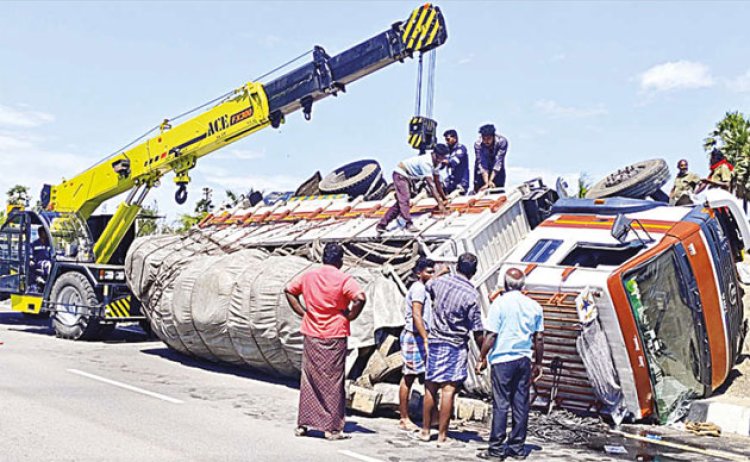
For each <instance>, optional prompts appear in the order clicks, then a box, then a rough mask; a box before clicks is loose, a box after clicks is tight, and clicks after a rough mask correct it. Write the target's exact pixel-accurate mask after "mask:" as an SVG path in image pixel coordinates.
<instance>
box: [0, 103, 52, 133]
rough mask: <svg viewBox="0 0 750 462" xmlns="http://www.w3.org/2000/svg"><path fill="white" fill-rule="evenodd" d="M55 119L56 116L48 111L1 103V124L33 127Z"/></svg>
mask: <svg viewBox="0 0 750 462" xmlns="http://www.w3.org/2000/svg"><path fill="white" fill-rule="evenodd" d="M53 120H55V117H54V116H53V115H52V114H48V113H46V112H40V111H33V110H27V109H16V108H12V107H10V106H3V105H1V104H0V126H5V127H21V128H32V127H38V126H39V125H42V124H45V123H48V122H52V121H53Z"/></svg>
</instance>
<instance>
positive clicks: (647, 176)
mask: <svg viewBox="0 0 750 462" xmlns="http://www.w3.org/2000/svg"><path fill="white" fill-rule="evenodd" d="M668 180H669V167H667V163H666V162H665V161H664V159H651V160H645V161H642V162H636V163H635V164H632V165H628V166H627V167H624V168H621V169H618V170H617V171H614V172H612V173H610V174H609V175H607V176H606V177H604V178H602V179H601V180H599V182H598V183H596V184H595V185H594V186H593V187H592V188H591V189H589V191H588V192H587V193H586V198H587V199H600V198H604V197H613V196H620V197H630V198H633V199H645V198H646V197H648V196H651V195H652V194H658V193H657V191H658V190H659V189H661V187H662V186H664V184H665V183H666V182H667V181H668Z"/></svg>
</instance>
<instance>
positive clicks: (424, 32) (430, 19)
mask: <svg viewBox="0 0 750 462" xmlns="http://www.w3.org/2000/svg"><path fill="white" fill-rule="evenodd" d="M436 15H437V11H435V9H434V8H431V9H430V15H429V16H428V18H427V21H426V22H425V24H424V26H423V27H422V33H421V34H419V41H418V42H417V46H416V47H415V49H417V50H420V49H422V42H424V39H425V37H427V32H428V31H429V30H430V25H431V24H433V21H434V20H435V16H436Z"/></svg>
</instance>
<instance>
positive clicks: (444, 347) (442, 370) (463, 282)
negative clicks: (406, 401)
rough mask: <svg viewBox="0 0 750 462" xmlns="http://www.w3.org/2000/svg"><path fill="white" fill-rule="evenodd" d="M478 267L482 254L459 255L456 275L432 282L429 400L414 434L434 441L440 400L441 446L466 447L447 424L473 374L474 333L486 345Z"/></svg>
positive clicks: (428, 286)
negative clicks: (471, 350) (433, 426)
mask: <svg viewBox="0 0 750 462" xmlns="http://www.w3.org/2000/svg"><path fill="white" fill-rule="evenodd" d="M476 272H477V257H476V255H474V254H471V253H464V254H462V255H461V256H460V257H458V263H457V264H456V273H455V274H446V275H445V276H441V277H439V278H437V279H433V280H432V281H430V282H429V283H427V286H426V288H427V293H428V295H430V296H431V298H432V323H431V324H430V332H429V334H428V337H427V338H428V342H429V350H428V351H427V367H426V373H425V389H426V393H425V399H424V409H423V414H422V430H421V431H417V432H416V433H414V434H413V436H414V438H417V439H419V440H422V441H429V440H430V426H431V424H432V411H433V408H434V407H435V406H436V404H437V402H438V389H440V392H441V394H440V409H439V414H438V439H437V446H438V447H439V448H455V447H462V446H463V444H462V443H460V442H458V441H455V440H451V439H448V424H449V423H450V418H451V416H452V415H453V401H454V398H455V395H456V392H457V391H458V388H459V387H460V386H461V384H462V383H463V382H464V380H466V377H467V376H468V357H469V337H470V336H471V335H472V334H473V336H474V340H475V341H476V342H477V345H481V344H482V339H483V336H482V334H483V332H484V331H483V327H482V316H481V308H480V307H479V292H477V289H475V288H474V285H472V283H471V282H470V279H471V278H472V277H473V276H474V274H475V273H476Z"/></svg>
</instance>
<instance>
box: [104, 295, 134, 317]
mask: <svg viewBox="0 0 750 462" xmlns="http://www.w3.org/2000/svg"><path fill="white" fill-rule="evenodd" d="M105 317H110V318H127V317H130V297H127V298H121V299H120V300H115V301H113V302H111V303H110V304H109V305H107V310H106V312H105Z"/></svg>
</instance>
